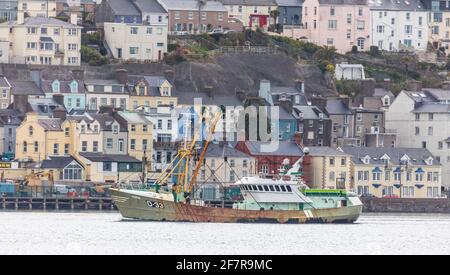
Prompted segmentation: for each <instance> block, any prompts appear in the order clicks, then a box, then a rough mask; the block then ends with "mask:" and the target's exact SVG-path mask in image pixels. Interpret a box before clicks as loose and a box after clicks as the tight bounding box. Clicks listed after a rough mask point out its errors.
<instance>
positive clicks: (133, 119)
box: [118, 111, 151, 124]
mask: <svg viewBox="0 0 450 275" xmlns="http://www.w3.org/2000/svg"><path fill="white" fill-rule="evenodd" d="M118 114H119V116H121V117H122V118H123V119H125V120H126V121H127V122H128V123H130V124H151V121H150V120H148V119H147V118H146V117H145V115H143V114H141V113H137V112H128V111H120V112H118Z"/></svg>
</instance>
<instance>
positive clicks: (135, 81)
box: [127, 76, 178, 110]
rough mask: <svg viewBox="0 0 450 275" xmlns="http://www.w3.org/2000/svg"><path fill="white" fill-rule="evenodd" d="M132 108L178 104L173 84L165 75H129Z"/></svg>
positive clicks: (173, 105)
mask: <svg viewBox="0 0 450 275" xmlns="http://www.w3.org/2000/svg"><path fill="white" fill-rule="evenodd" d="M127 83H128V89H129V90H130V105H129V109H130V110H136V109H137V108H139V107H147V108H156V107H158V106H162V105H165V106H172V107H175V106H177V104H178V98H177V97H176V96H175V95H174V93H173V85H172V84H171V83H170V82H169V81H168V80H167V79H166V78H165V77H164V76H129V77H128V81H127Z"/></svg>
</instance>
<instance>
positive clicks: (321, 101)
mask: <svg viewBox="0 0 450 275" xmlns="http://www.w3.org/2000/svg"><path fill="white" fill-rule="evenodd" d="M311 105H312V106H316V107H317V108H319V110H321V111H322V112H324V113H325V112H326V109H327V99H326V98H324V97H321V96H316V97H313V98H312V99H311Z"/></svg>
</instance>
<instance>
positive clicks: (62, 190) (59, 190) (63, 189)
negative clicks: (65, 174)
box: [53, 184, 70, 196]
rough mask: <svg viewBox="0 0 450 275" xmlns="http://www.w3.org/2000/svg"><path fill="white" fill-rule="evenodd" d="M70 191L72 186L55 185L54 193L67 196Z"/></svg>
mask: <svg viewBox="0 0 450 275" xmlns="http://www.w3.org/2000/svg"><path fill="white" fill-rule="evenodd" d="M69 192H70V187H69V186H67V185H64V184H55V185H54V186H53V194H55V195H57V196H59V195H63V196H67V193H69Z"/></svg>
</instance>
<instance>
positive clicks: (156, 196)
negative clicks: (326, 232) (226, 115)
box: [110, 115, 362, 223]
mask: <svg viewBox="0 0 450 275" xmlns="http://www.w3.org/2000/svg"><path fill="white" fill-rule="evenodd" d="M219 118H220V115H216V116H215V117H214V118H213V120H212V122H211V129H212V130H211V132H210V133H209V136H208V138H207V139H206V140H205V142H204V146H203V151H202V152H201V154H200V156H199V157H198V154H197V152H196V150H195V144H196V138H194V139H193V140H192V142H191V143H190V145H186V144H187V143H185V145H184V146H183V148H182V149H180V150H179V152H178V154H177V156H176V157H175V158H174V160H173V161H172V163H171V164H170V165H169V166H168V167H167V168H166V169H165V170H164V171H163V172H162V173H161V176H160V177H159V178H158V179H157V180H156V186H158V188H155V189H147V190H127V189H120V188H119V189H117V188H116V189H110V193H111V196H112V198H113V201H114V202H115V204H116V206H117V207H118V209H119V211H120V213H121V214H122V216H123V217H124V218H128V219H138V220H149V221H173V222H215V223H250V222H254V223H256V222H260V223H352V222H355V221H356V220H357V219H358V218H359V216H360V214H361V212H362V203H361V201H360V200H359V198H358V197H357V196H356V194H353V193H350V192H346V191H344V190H312V189H309V188H308V187H307V186H306V185H305V184H304V183H303V182H302V180H301V177H300V176H299V175H300V173H299V169H300V168H301V163H302V158H300V159H299V160H298V161H297V162H296V163H295V164H294V165H293V167H291V168H290V169H289V170H286V172H282V173H281V174H282V175H281V176H280V177H275V178H263V177H244V178H242V179H240V180H238V181H237V182H236V186H238V187H239V189H240V191H241V194H242V200H241V201H237V202H235V203H233V205H232V207H228V208H226V207H223V206H222V207H217V206H210V205H207V204H205V202H204V201H202V200H197V199H193V198H191V194H192V189H193V186H194V185H195V184H196V180H197V175H198V172H199V169H200V167H201V164H202V163H203V159H204V157H205V153H206V150H207V148H208V144H209V142H210V140H211V137H212V134H213V133H214V129H215V125H216V124H217V121H218V120H219ZM304 151H305V153H307V150H306V148H305V149H304ZM191 165H194V167H195V169H194V171H193V173H192V176H190V173H189V171H190V169H189V166H191ZM169 179H172V181H173V182H174V183H173V184H172V185H171V191H170V190H165V191H164V190H163V189H162V188H159V187H160V186H167V185H168V181H169Z"/></svg>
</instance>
